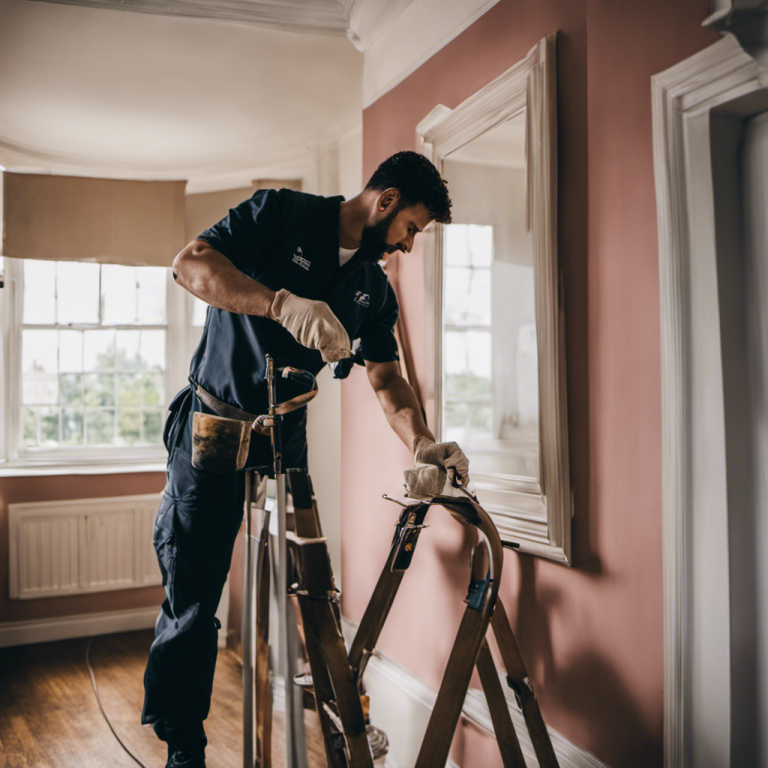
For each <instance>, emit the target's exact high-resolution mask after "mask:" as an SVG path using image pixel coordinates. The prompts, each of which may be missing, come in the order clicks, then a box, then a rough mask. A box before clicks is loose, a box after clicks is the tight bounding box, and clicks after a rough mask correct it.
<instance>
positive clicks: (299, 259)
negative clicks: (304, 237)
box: [292, 246, 310, 271]
mask: <svg viewBox="0 0 768 768" xmlns="http://www.w3.org/2000/svg"><path fill="white" fill-rule="evenodd" d="M292 261H293V263H294V264H298V265H299V266H300V267H301V268H302V269H306V270H307V271H309V267H310V264H309V259H305V258H304V254H303V252H302V250H301V246H299V247H298V248H297V249H296V253H294V254H293V259H292Z"/></svg>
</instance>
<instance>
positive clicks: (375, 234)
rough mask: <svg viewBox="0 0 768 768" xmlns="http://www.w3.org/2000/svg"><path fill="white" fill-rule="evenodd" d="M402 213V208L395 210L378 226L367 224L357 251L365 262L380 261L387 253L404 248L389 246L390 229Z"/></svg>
mask: <svg viewBox="0 0 768 768" xmlns="http://www.w3.org/2000/svg"><path fill="white" fill-rule="evenodd" d="M399 212H400V208H395V209H394V210H393V211H392V212H391V213H389V214H387V216H385V217H384V218H383V219H382V220H381V221H380V222H379V223H378V224H367V225H366V226H364V227H363V234H362V235H361V237H360V246H359V248H358V249H357V252H358V254H360V257H361V258H362V259H363V260H364V261H373V262H376V261H379V260H380V259H381V258H382V256H384V254H385V253H394V252H395V251H400V250H402V248H401V247H400V246H399V245H388V244H387V237H389V229H390V227H391V226H392V221H393V220H394V218H395V216H397V214H398V213H399Z"/></svg>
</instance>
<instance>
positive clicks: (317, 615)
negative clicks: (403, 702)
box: [299, 597, 373, 768]
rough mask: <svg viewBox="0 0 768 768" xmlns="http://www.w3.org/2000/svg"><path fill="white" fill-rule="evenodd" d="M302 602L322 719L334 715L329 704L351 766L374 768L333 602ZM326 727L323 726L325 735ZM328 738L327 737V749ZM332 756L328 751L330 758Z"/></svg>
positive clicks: (313, 600)
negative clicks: (337, 722)
mask: <svg viewBox="0 0 768 768" xmlns="http://www.w3.org/2000/svg"><path fill="white" fill-rule="evenodd" d="M299 603H300V604H301V607H302V612H303V613H304V617H305V623H306V627H307V650H309V649H310V648H311V649H312V650H309V658H310V664H311V665H312V681H313V683H314V684H315V695H316V701H317V711H318V714H320V715H321V722H322V716H323V715H326V716H327V717H328V718H329V719H330V720H332V719H333V718H332V716H331V714H330V713H329V712H328V709H327V708H330V710H331V712H333V714H334V715H337V716H338V718H339V720H340V722H341V731H342V732H343V734H344V737H345V739H346V747H347V752H348V755H349V765H350V767H351V768H352V767H353V768H373V758H372V757H371V749H370V746H369V744H368V734H367V732H366V728H365V717H364V715H363V707H362V703H361V701H360V695H359V693H358V690H357V685H356V683H355V678H354V675H353V674H352V669H351V667H350V666H349V660H348V658H347V651H346V648H345V647H344V638H343V637H342V636H341V633H340V632H339V630H338V626H337V624H336V617H335V615H334V613H333V611H332V610H331V605H330V603H329V602H327V601H325V600H318V599H316V598H311V597H300V598H299ZM313 657H314V663H313ZM320 680H322V681H323V688H324V689H325V690H324V692H323V694H322V695H320V690H319V689H318V686H317V683H318V681H320ZM329 695H330V697H331V698H330V699H328V696H329ZM326 707H327V708H326ZM325 730H326V729H325V728H324V729H323V731H324V736H325V735H326V734H325ZM328 741H329V739H328V738H326V749H327V745H328ZM331 741H332V739H331ZM334 751H336V750H334ZM330 758H331V756H330V755H329V760H330Z"/></svg>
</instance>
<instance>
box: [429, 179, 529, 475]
mask: <svg viewBox="0 0 768 768" xmlns="http://www.w3.org/2000/svg"><path fill="white" fill-rule="evenodd" d="M446 170H447V169H446ZM448 175H451V173H448ZM454 188H455V187H452V189H454ZM458 199H459V200H460V196H459V198H458ZM494 232H495V228H494V226H491V225H478V224H449V225H447V226H446V227H445V228H444V230H443V333H442V341H443V358H442V359H443V386H442V392H443V408H442V413H443V424H442V426H443V432H442V434H443V439H444V440H455V441H456V442H457V443H459V444H460V445H461V446H462V447H463V448H464V450H465V451H467V452H468V454H470V455H471V458H472V471H473V474H477V473H491V474H495V475H501V474H506V475H512V476H516V477H520V478H529V479H536V478H538V473H539V466H538V461H539V459H538V457H539V446H538V443H539V433H538V427H539V424H538V366H537V351H536V322H535V317H534V314H535V313H534V306H533V305H534V290H533V267H532V266H530V265H526V264H518V263H510V261H511V260H510V259H502V258H497V259H494ZM507 241H508V238H507Z"/></svg>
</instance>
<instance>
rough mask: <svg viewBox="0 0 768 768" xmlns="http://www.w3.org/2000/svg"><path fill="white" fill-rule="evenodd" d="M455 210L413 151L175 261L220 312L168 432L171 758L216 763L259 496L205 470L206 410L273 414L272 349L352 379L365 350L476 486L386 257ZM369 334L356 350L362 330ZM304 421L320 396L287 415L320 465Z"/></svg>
mask: <svg viewBox="0 0 768 768" xmlns="http://www.w3.org/2000/svg"><path fill="white" fill-rule="evenodd" d="M450 220H451V201H450V198H449V196H448V191H447V189H446V186H445V182H444V180H443V179H441V178H440V175H439V173H438V172H437V170H436V168H435V167H434V166H433V165H432V164H431V163H430V162H429V161H428V160H427V159H426V158H425V157H423V156H422V155H419V154H417V153H416V152H399V153H397V154H396V155H393V156H392V157H390V158H389V159H388V160H385V161H384V162H383V163H382V164H381V165H380V166H379V168H378V169H377V170H376V172H375V173H374V174H373V176H372V177H371V180H370V181H369V182H368V184H367V185H366V187H365V189H364V190H363V191H362V192H361V193H360V194H358V195H357V196H355V197H353V198H352V199H350V200H346V201H345V200H344V199H343V198H342V197H330V198H324V197H319V196H316V195H308V194H302V193H299V192H294V191H291V190H287V189H284V190H279V191H276V190H260V191H258V192H256V193H255V194H254V195H253V197H251V198H250V199H249V200H246V201H244V202H243V203H241V204H240V205H239V206H237V207H236V208H233V209H232V210H230V212H229V215H228V216H227V217H226V218H224V219H223V220H222V221H220V222H219V223H218V224H216V225H214V226H213V227H211V228H210V229H208V230H206V231H205V232H203V233H202V234H201V235H200V237H199V238H198V239H196V240H193V241H192V242H191V243H190V244H189V245H188V246H187V247H186V248H184V250H183V251H181V253H179V255H178V256H177V257H176V259H175V261H174V265H173V268H174V276H175V278H176V280H177V281H178V282H179V284H180V285H182V286H183V287H184V288H186V289H187V290H188V291H190V292H191V293H193V294H194V295H195V296H198V297H199V298H201V299H202V300H204V301H206V302H207V303H208V304H210V307H209V309H208V314H207V318H206V323H205V329H204V331H203V336H202V339H201V341H200V345H199V347H198V349H197V351H196V352H195V355H194V357H193V359H192V364H191V367H190V376H189V380H190V386H189V387H187V388H185V389H184V390H182V391H181V392H180V393H179V394H178V395H177V396H176V397H175V398H174V400H173V402H172V403H171V407H170V414H169V417H168V420H167V423H166V427H165V432H164V435H163V439H164V441H165V444H166V447H167V448H168V451H169V459H168V482H167V484H166V488H165V493H164V495H163V500H162V502H161V505H160V509H159V510H158V515H157V523H156V527H155V537H154V544H155V549H156V551H157V556H158V561H159V563H160V569H161V572H162V574H163V584H164V587H165V591H166V600H165V601H164V602H163V606H162V610H161V612H160V616H159V617H158V620H157V624H156V628H155V641H154V643H153V644H152V649H151V651H150V656H149V661H148V664H147V671H146V674H145V679H144V684H145V694H146V695H145V701H144V710H143V712H142V723H151V724H152V726H153V727H154V729H155V731H156V733H157V734H158V736H159V737H160V738H161V739H163V740H164V741H166V742H167V743H168V763H167V768H181V767H182V766H184V768H201V766H204V765H205V758H204V749H205V745H206V743H207V742H206V738H205V732H204V729H203V720H204V719H205V718H206V717H207V715H208V710H209V708H210V698H211V688H212V685H213V674H214V669H215V663H216V651H217V629H218V621H217V619H216V618H215V612H216V609H217V606H218V603H219V599H220V597H221V592H222V589H223V586H224V583H225V581H226V578H227V572H228V571H229V565H230V560H231V556H232V549H233V546H234V542H235V538H236V536H237V532H238V530H239V528H240V523H241V520H242V515H243V501H244V473H243V472H233V473H229V474H214V473H210V472H206V471H204V470H201V469H196V468H195V467H193V466H192V464H191V452H192V448H191V432H192V426H191V425H192V414H193V413H194V412H195V411H203V412H206V413H212V412H214V413H215V412H218V413H219V415H226V409H231V408H233V407H234V408H235V409H238V410H239V411H241V412H244V413H248V414H260V413H265V412H266V409H267V393H266V380H265V376H266V364H265V355H266V354H267V353H269V354H270V355H272V356H273V357H274V358H275V362H276V365H277V366H278V367H282V366H285V365H291V366H293V367H295V368H300V369H303V370H308V371H310V372H312V373H314V374H316V373H317V372H318V371H319V370H320V369H321V368H322V367H323V365H324V364H325V363H331V364H334V365H335V375H336V376H337V377H343V376H345V375H347V374H348V372H349V369H350V367H351V364H352V362H353V361H354V362H358V363H360V364H363V365H365V368H366V370H367V373H368V378H369V380H370V383H371V386H372V387H373V389H374V390H375V392H376V394H377V396H378V399H379V402H380V403H381V406H382V408H383V410H384V413H385V415H386V417H387V419H388V421H389V424H390V425H391V427H392V429H393V430H394V431H395V432H396V433H397V434H398V436H399V437H400V438H401V439H402V440H403V442H404V443H405V444H406V445H407V446H408V447H409V448H412V449H413V451H414V461H415V462H419V463H427V464H441V465H443V466H446V467H453V468H454V469H455V471H456V475H457V476H458V477H459V478H460V480H461V481H462V482H467V481H468V474H467V470H468V466H469V462H468V461H467V458H466V456H465V455H464V454H463V453H462V451H461V449H460V448H459V447H458V445H456V444H455V443H444V444H436V443H435V441H434V436H433V435H432V433H431V432H430V431H429V429H428V428H427V426H426V424H425V423H424V420H423V418H422V415H421V409H420V407H419V403H418V401H417V399H416V396H415V395H414V393H413V390H412V389H411V387H410V386H409V385H408V383H407V382H406V381H405V379H403V377H402V376H401V375H400V368H399V363H398V353H397V343H396V341H395V338H394V333H393V329H394V326H395V321H396V320H397V314H398V306H397V300H396V298H395V295H394V292H393V291H392V289H391V287H390V286H389V284H388V282H387V278H386V275H385V274H384V272H383V270H382V269H381V268H380V267H379V266H378V264H377V261H378V260H379V259H380V258H381V257H382V255H383V254H385V253H394V252H395V251H404V252H410V250H411V248H412V247H413V242H414V238H415V237H416V235H417V234H418V233H419V232H421V231H422V230H423V229H424V228H425V227H426V226H427V224H429V223H430V221H437V222H443V223H448V222H450ZM352 249H357V250H356V252H355V253H354V254H353V255H351V256H350V252H351V251H352ZM345 251H347V253H345ZM342 262H344V263H342ZM357 339H359V347H358V348H356V350H355V353H354V356H353V353H352V344H351V340H357ZM280 381H281V382H282V381H284V380H280ZM283 386H287V385H285V384H283ZM278 395H279V393H278ZM279 399H284V398H282V397H279ZM305 425H306V408H305V407H304V408H300V409H298V410H296V411H293V412H292V413H290V414H287V415H286V416H285V417H284V422H283V465H284V466H285V467H286V468H291V467H294V468H303V469H306V468H307V445H306V430H305ZM270 466H271V446H270V441H269V439H268V438H266V437H262V436H259V435H257V434H256V433H253V435H252V439H251V448H250V451H249V455H248V460H247V464H246V467H247V468H256V469H259V470H261V471H263V472H266V473H268V472H269V471H270V470H269V468H270Z"/></svg>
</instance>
